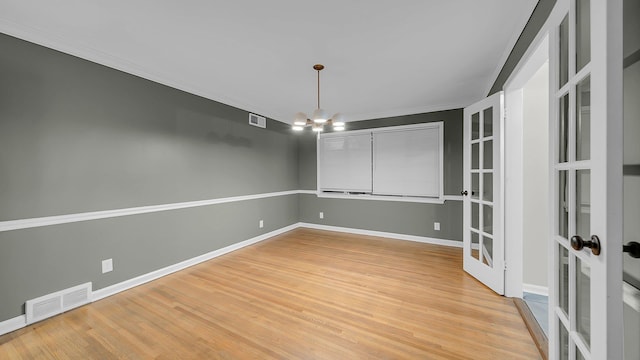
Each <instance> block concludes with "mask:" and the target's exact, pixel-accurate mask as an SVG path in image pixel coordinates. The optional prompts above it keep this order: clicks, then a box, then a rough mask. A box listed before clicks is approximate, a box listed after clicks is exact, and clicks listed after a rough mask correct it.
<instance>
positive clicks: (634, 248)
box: [622, 241, 640, 259]
mask: <svg viewBox="0 0 640 360" xmlns="http://www.w3.org/2000/svg"><path fill="white" fill-rule="evenodd" d="M622 252H626V253H629V256H631V257H632V258H636V259H637V258H640V243H638V242H635V241H631V242H628V243H627V245H623V246H622Z"/></svg>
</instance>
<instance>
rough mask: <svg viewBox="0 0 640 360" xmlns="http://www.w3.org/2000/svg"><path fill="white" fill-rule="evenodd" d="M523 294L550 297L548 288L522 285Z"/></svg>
mask: <svg viewBox="0 0 640 360" xmlns="http://www.w3.org/2000/svg"><path fill="white" fill-rule="evenodd" d="M522 292H528V293H531V294H536V295H542V296H549V288H548V287H546V286H540V285H532V284H522Z"/></svg>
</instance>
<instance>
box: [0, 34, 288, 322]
mask: <svg viewBox="0 0 640 360" xmlns="http://www.w3.org/2000/svg"><path fill="white" fill-rule="evenodd" d="M0 49H2V51H0V174H1V175H0V221H6V220H15V219H28V218H34V217H41V216H49V215H60V214H73V213H82V212H87V211H99V210H111V209H120V208H128V207H137V206H145V205H155V204H169V203H175V202H184V201H192V200H206V199H213V198H219V197H227V196H237V195H250V194H256V193H265V192H274V191H282V190H296V189H298V166H297V160H298V159H297V156H298V155H297V139H296V138H295V137H294V136H293V135H292V134H291V132H290V130H289V127H288V126H286V125H285V124H282V123H280V122H276V121H273V120H270V119H269V120H268V128H267V129H266V130H265V129H260V128H256V127H252V126H250V125H248V123H247V122H248V113H247V112H246V111H243V110H240V109H237V108H233V107H230V106H227V105H223V104H220V103H216V102H214V101H210V100H207V99H204V98H201V97H197V96H194V95H190V94H187V93H184V92H181V91H179V90H175V89H172V88H169V87H166V86H163V85H159V84H157V83H153V82H150V81H147V80H144V79H141V78H138V77H135V76H132V75H128V74H125V73H122V72H119V71H116V70H113V69H110V68H107V67H104V66H100V65H97V64H94V63H91V62H88V61H85V60H81V59H79V58H75V57H72V56H69V55H65V54H62V53H59V52H56V51H53V50H50V49H47V48H44V47H41V46H37V45H33V44H30V43H28V42H25V41H21V40H18V39H15V38H12V37H9V36H5V35H2V34H0ZM260 219H263V220H264V221H265V227H264V228H263V229H259V228H258V221H259V220H260ZM296 222H298V197H297V195H290V196H282V197H277V198H267V199H261V200H252V201H243V202H237V203H230V204H222V205H211V206H204V207H197V208H189V209H182V210H172V211H163V212H156V213H149V214H143V215H133V216H124V217H118V218H110V219H102V220H92V221H86V222H76V223H69V224H64V225H54V226H45V227H40V228H31V229H22V230H13V231H5V232H0V321H3V320H6V319H9V318H13V317H15V316H18V315H21V314H23V304H24V301H25V300H28V299H32V298H35V297H38V296H41V295H45V294H47V293H50V292H53V291H57V290H61V289H64V288H68V287H71V286H74V285H78V284H80V283H83V282H88V281H92V282H93V285H94V290H95V289H100V288H104V287H106V286H109V285H112V284H115V283H118V282H121V281H123V280H127V279H130V278H133V277H135V276H138V275H141V274H145V273H148V272H151V271H154V270H157V269H159V268H162V267H165V266H168V265H171V264H175V263H177V262H180V261H182V260H186V259H189V258H192V257H194V256H197V255H201V254H203V253H206V252H209V251H213V250H216V249H219V248H222V247H224V246H227V245H230V244H233V243H237V242H239V241H242V240H246V239H249V238H251V237H254V236H257V235H259V234H261V233H266V232H268V231H271V230H275V229H279V228H282V227H285V226H287V225H291V224H294V223H296ZM107 258H113V261H114V271H113V272H111V273H107V274H101V271H100V270H101V260H103V259H107Z"/></svg>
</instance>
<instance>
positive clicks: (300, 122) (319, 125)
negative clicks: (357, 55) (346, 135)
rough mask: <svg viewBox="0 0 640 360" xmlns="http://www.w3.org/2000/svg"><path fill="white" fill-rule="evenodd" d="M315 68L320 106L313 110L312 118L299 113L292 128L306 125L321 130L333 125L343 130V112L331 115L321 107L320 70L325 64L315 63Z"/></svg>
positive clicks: (296, 128)
mask: <svg viewBox="0 0 640 360" xmlns="http://www.w3.org/2000/svg"><path fill="white" fill-rule="evenodd" d="M313 69H314V70H315V71H317V72H318V108H317V109H315V110H314V111H313V116H312V117H311V119H309V118H308V117H307V114H305V113H303V112H299V113H297V114H296V117H295V119H294V121H293V126H292V127H291V128H292V129H293V130H296V131H302V130H304V128H306V127H311V130H313V131H316V132H321V131H323V130H324V127H325V126H331V127H332V128H333V130H334V131H342V130H344V117H343V116H342V114H340V113H336V114H334V115H333V116H332V117H329V116H328V114H327V112H326V111H324V110H322V109H321V108H320V70H322V69H324V65H322V64H315V65H313Z"/></svg>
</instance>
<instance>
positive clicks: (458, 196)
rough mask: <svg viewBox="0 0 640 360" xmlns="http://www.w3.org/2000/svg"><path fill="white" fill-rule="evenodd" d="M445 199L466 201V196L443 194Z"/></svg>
mask: <svg viewBox="0 0 640 360" xmlns="http://www.w3.org/2000/svg"><path fill="white" fill-rule="evenodd" d="M442 199H443V200H444V201H464V196H462V195H444V196H442Z"/></svg>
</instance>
